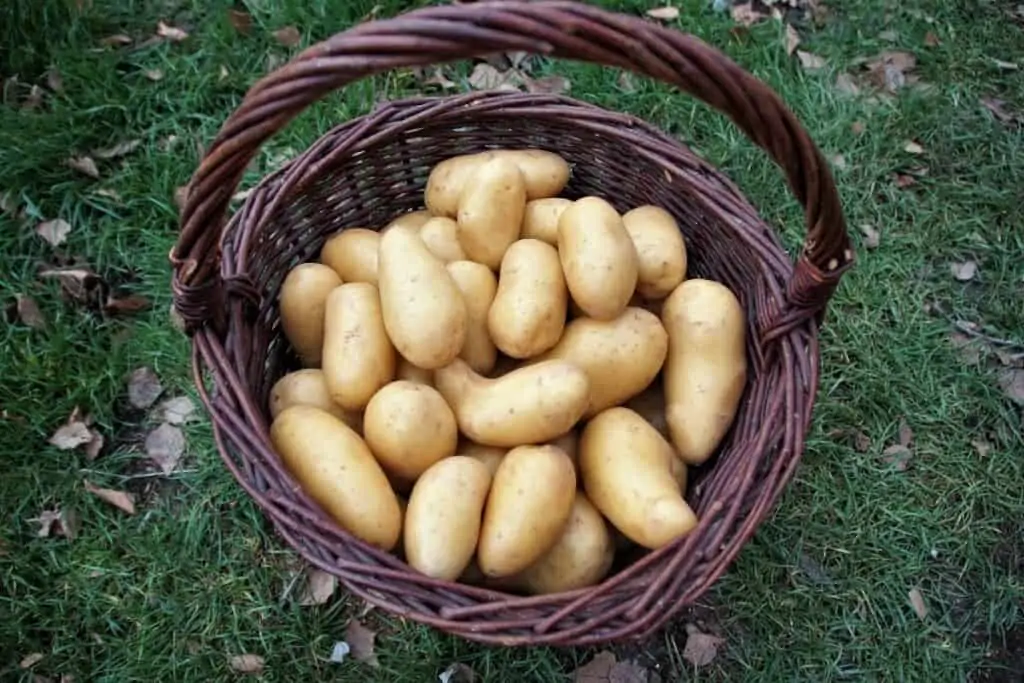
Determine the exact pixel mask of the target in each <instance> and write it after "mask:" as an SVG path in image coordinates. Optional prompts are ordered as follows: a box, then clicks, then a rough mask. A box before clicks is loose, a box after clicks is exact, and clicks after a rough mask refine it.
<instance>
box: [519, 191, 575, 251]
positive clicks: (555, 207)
mask: <svg viewBox="0 0 1024 683" xmlns="http://www.w3.org/2000/svg"><path fill="white" fill-rule="evenodd" d="M571 205H572V200H571V199H563V198H561V197H549V198H546V199H532V200H530V201H528V202H526V211H525V212H524V213H523V229H522V231H520V234H519V236H520V238H522V239H536V240H542V241H544V242H547V243H548V244H550V245H551V246H553V247H557V246H558V219H559V218H561V217H562V212H563V211H565V210H566V209H567V208H569V207H570V206H571Z"/></svg>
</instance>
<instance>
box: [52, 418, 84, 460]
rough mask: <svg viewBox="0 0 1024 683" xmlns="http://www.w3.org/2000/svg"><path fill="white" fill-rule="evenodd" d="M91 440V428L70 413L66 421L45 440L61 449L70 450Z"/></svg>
mask: <svg viewBox="0 0 1024 683" xmlns="http://www.w3.org/2000/svg"><path fill="white" fill-rule="evenodd" d="M90 441H92V430H91V429H89V425H87V424H86V423H85V422H83V421H81V420H80V419H79V418H77V417H76V416H75V414H74V413H72V416H71V417H70V418H68V421H67V422H66V423H64V424H62V425H61V426H60V427H58V428H57V431H55V432H54V433H53V434H52V435H51V436H50V438H49V439H48V440H47V442H48V443H49V444H50V445H51V446H55V447H56V448H58V449H60V450H62V451H71V450H74V449H76V448H78V447H79V446H83V445H85V444H87V443H89V442H90Z"/></svg>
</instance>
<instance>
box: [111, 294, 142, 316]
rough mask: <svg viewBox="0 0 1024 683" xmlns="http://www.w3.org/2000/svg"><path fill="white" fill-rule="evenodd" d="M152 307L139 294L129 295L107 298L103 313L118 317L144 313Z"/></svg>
mask: <svg viewBox="0 0 1024 683" xmlns="http://www.w3.org/2000/svg"><path fill="white" fill-rule="evenodd" d="M151 305H152V302H150V300H149V299H147V298H146V297H144V296H142V295H141V294H129V295H128V296H123V297H118V296H108V297H107V301H106V303H104V304H103V312H104V313H107V314H109V315H120V314H127V313H138V312H139V311H145V310H146V309H148V308H149V307H150V306H151Z"/></svg>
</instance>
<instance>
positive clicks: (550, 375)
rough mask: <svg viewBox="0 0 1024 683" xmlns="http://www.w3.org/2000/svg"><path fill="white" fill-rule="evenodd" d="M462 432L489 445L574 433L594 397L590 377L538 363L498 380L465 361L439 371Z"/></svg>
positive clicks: (441, 387) (438, 382) (566, 365)
mask: <svg viewBox="0 0 1024 683" xmlns="http://www.w3.org/2000/svg"><path fill="white" fill-rule="evenodd" d="M434 381H435V383H436V386H437V389H438V391H440V392H441V395H442V396H444V398H445V400H446V401H447V402H448V405H450V406H451V407H452V410H453V411H455V417H456V419H457V420H458V423H459V429H461V430H462V433H463V434H465V435H466V436H467V437H469V439H471V440H473V441H475V442H477V443H480V444H485V445H487V446H505V447H509V448H511V447H514V446H518V445H520V444H531V443H543V442H545V441H549V440H551V439H554V438H557V437H559V436H561V435H562V434H565V433H566V432H567V431H569V430H570V429H572V427H573V425H575V424H576V422H577V420H579V419H580V416H582V415H583V411H584V410H585V409H586V407H587V402H588V401H589V398H590V383H589V382H588V381H587V375H586V373H585V372H583V371H582V370H580V369H579V368H578V367H576V366H575V365H573V364H572V363H567V362H565V361H559V360H554V361H546V362H543V363H536V364H534V365H529V366H527V367H524V368H520V369H518V370H514V371H513V372H510V373H509V374H507V375H504V376H502V377H498V378H496V379H488V378H486V377H481V376H480V375H478V374H477V373H475V372H473V369H472V368H471V367H469V365H467V364H466V363H465V361H462V360H460V359H456V360H455V361H453V362H452V363H451V364H450V365H447V366H445V367H443V368H439V369H438V370H436V371H435V372H434Z"/></svg>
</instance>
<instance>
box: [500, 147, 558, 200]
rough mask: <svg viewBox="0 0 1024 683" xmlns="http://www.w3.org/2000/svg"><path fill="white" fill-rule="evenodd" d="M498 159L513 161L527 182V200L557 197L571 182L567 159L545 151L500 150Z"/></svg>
mask: <svg viewBox="0 0 1024 683" xmlns="http://www.w3.org/2000/svg"><path fill="white" fill-rule="evenodd" d="M494 155H495V156H497V157H503V158H507V159H511V160H512V161H514V162H515V163H516V165H517V166H518V167H519V171H520V172H521V173H522V174H523V180H525V181H526V198H527V199H546V198H549V197H554V196H556V195H557V194H558V193H559V192H561V191H562V190H563V189H565V185H566V183H568V182H569V164H568V163H567V162H566V160H565V159H563V158H562V157H560V156H559V155H557V154H555V153H554V152H548V151H546V150H543V149H499V150H495V151H494Z"/></svg>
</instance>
